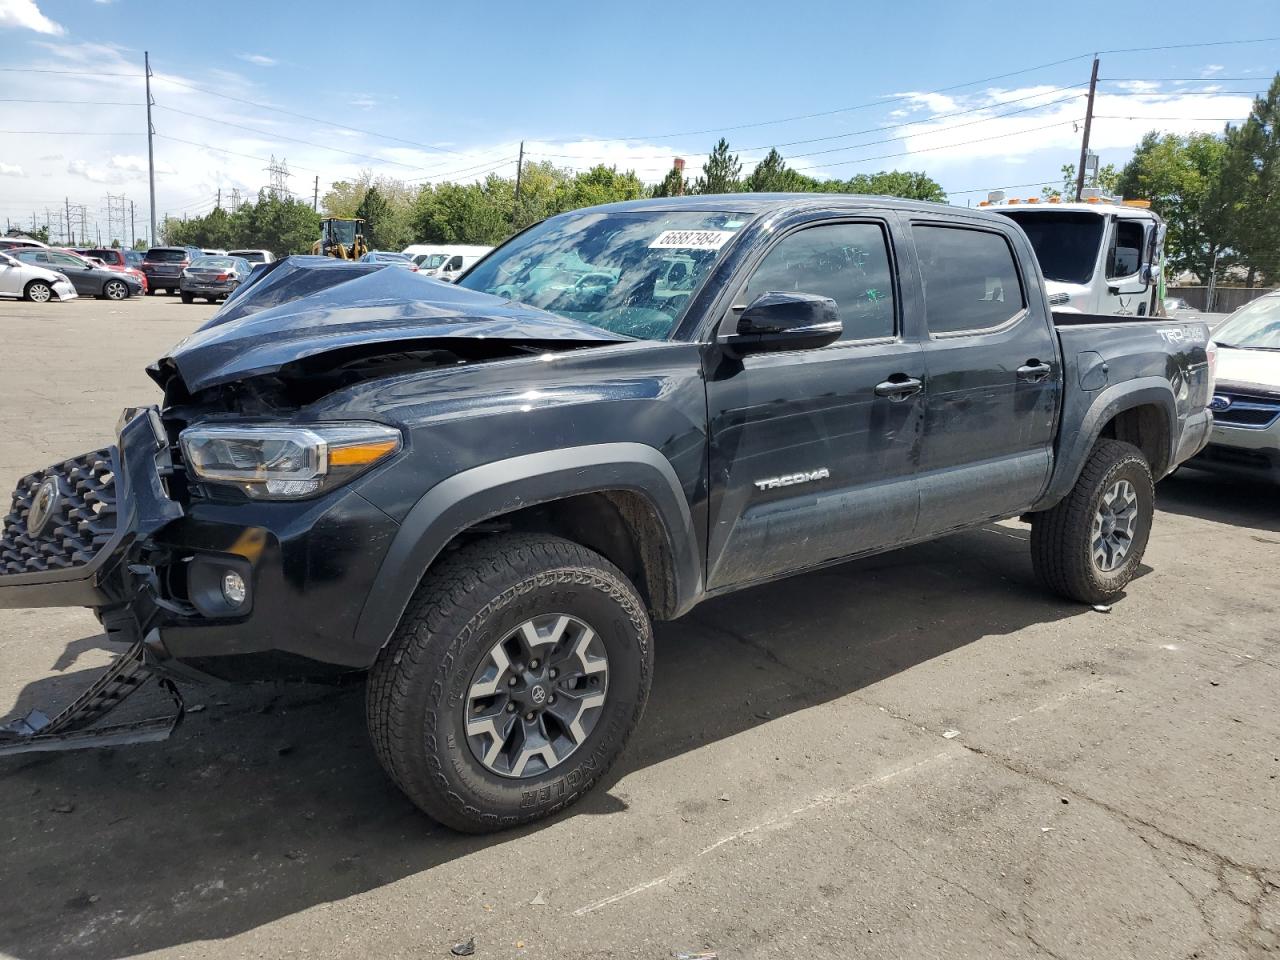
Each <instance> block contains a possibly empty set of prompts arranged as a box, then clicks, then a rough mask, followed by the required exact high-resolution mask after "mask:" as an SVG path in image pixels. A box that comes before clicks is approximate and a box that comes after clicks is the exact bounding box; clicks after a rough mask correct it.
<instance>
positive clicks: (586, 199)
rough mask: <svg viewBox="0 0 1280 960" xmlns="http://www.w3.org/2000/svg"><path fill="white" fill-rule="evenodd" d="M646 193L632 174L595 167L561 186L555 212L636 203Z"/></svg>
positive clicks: (557, 194) (558, 190)
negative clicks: (609, 204) (619, 202)
mask: <svg viewBox="0 0 1280 960" xmlns="http://www.w3.org/2000/svg"><path fill="white" fill-rule="evenodd" d="M645 193H646V190H645V186H644V184H643V183H641V182H640V178H639V177H637V176H636V174H635V171H634V170H628V171H627V172H626V173H619V172H618V169H617V168H616V167H606V166H605V165H604V164H597V165H596V166H594V167H592V168H591V169H590V170H587V171H585V172H583V173H579V174H578V175H577V176H576V177H574V178H573V179H572V180H569V181H567V182H565V183H562V184H560V186H559V188H558V189H557V191H556V204H555V207H556V212H557V213H560V212H563V211H565V210H578V209H580V208H582V207H594V206H596V205H597V204H601V203H616V202H618V201H620V200H638V199H639V198H640V197H643V196H644V195H645Z"/></svg>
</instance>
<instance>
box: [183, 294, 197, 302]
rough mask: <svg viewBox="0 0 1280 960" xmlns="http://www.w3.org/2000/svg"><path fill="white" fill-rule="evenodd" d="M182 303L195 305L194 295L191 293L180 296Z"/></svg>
mask: <svg viewBox="0 0 1280 960" xmlns="http://www.w3.org/2000/svg"><path fill="white" fill-rule="evenodd" d="M182 302H183V303H195V302H196V298H195V294H193V293H184V294H183V295H182Z"/></svg>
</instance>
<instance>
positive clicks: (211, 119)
mask: <svg viewBox="0 0 1280 960" xmlns="http://www.w3.org/2000/svg"><path fill="white" fill-rule="evenodd" d="M156 107H157V108H158V109H160V110H168V111H169V112H170V113H180V114H182V115H183V116H184V117H193V118H194V119H196V120H207V121H209V122H210V123H220V124H222V125H223V126H226V127H235V128H236V129H237V130H247V131H248V132H249V133H256V134H257V135H258V136H260V137H267V138H272V139H276V140H288V141H290V142H292V143H301V144H304V145H306V146H308V147H316V148H317V149H320V150H330V151H332V152H333V153H341V154H344V155H345V156H348V157H355V158H356V159H357V160H372V161H373V162H374V163H390V164H394V165H395V166H397V167H407V168H408V169H410V170H421V169H422V167H417V166H414V165H413V164H411V163H401V162H400V161H399V160H387V159H385V158H382V157H375V156H373V155H372V154H368V153H355V152H353V151H351V150H343V149H341V148H339V147H331V146H329V145H328V144H323V143H315V142H313V141H311V140H302V139H300V138H299V137H290V136H286V135H285V134H283V133H276V132H274V131H272V130H263V129H261V128H260V127H247V126H245V125H244V124H243V123H233V122H232V121H230V120H220V119H218V118H217V117H208V116H205V115H204V114H202V113H192V112H191V111H189V110H179V109H178V108H177V107H167V106H165V105H164V104H163V103H157V104H156Z"/></svg>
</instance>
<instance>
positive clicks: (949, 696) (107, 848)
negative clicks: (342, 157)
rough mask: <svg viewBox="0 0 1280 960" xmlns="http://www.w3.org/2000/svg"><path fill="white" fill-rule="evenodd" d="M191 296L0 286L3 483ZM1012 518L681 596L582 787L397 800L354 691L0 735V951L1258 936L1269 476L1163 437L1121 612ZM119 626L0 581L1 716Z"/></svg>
mask: <svg viewBox="0 0 1280 960" xmlns="http://www.w3.org/2000/svg"><path fill="white" fill-rule="evenodd" d="M212 310H213V308H212V307H208V306H205V305H195V306H183V305H182V304H181V303H180V302H178V301H177V299H176V298H167V297H152V298H146V299H141V300H136V301H128V302H124V303H120V304H108V303H105V302H98V301H92V300H80V301H76V302H73V303H69V304H50V305H46V306H43V307H36V306H34V305H31V304H25V303H10V302H0V486H3V487H4V488H5V489H6V490H7V489H8V488H10V487H11V486H12V484H13V482H14V481H16V480H17V478H18V477H19V476H20V475H21V474H23V473H25V472H27V471H29V470H32V469H36V468H39V467H42V466H44V465H45V464H47V463H49V462H53V461H55V460H57V459H59V458H61V457H63V456H67V455H71V454H75V453H79V452H82V451H84V450H87V449H91V448H93V447H94V446H96V445H99V444H103V443H106V442H108V441H109V440H110V438H111V433H112V430H113V427H114V424H115V421H116V417H117V415H118V413H119V410H120V408H122V407H123V406H125V405H127V404H135V403H139V402H149V401H154V400H155V399H156V398H157V396H158V394H157V391H156V390H155V389H154V387H153V386H152V385H151V384H150V381H149V380H148V379H147V378H146V376H145V374H144V373H143V367H144V366H145V364H146V363H148V362H150V361H151V360H153V359H155V358H156V357H158V356H159V355H160V354H161V353H162V352H163V351H164V349H165V348H167V347H168V346H169V345H170V344H172V343H173V342H174V341H176V340H178V339H179V338H181V337H182V336H184V335H186V334H187V333H188V332H190V331H191V330H192V329H194V328H195V326H197V325H198V323H199V322H200V321H202V320H203V319H204V318H206V317H207V316H209V315H210V314H211V312H212ZM1026 538H1027V528H1026V527H1025V526H1023V525H1020V524H1017V523H1008V524H1001V525H993V526H991V527H989V528H986V529H982V530H978V531H974V532H971V533H967V534H963V535H959V536H955V537H952V538H950V539H947V540H944V541H941V542H938V543H934V544H929V545H926V546H921V547H915V548H911V549H908V550H904V551H900V552H897V553H893V554H888V555H885V556H882V557H878V558H874V559H871V560H867V561H862V562H857V563H852V564H848V565H845V566H842V567H838V568H835V569H831V570H827V571H825V572H822V573H816V574H812V575H809V576H804V577H800V578H797V579H793V580H790V581H786V582H783V583H780V584H776V585H773V586H769V587H764V588H760V589H755V590H751V591H746V592H743V593H740V594H737V595H735V596H731V597H728V598H725V599H722V600H718V601H715V602H712V603H708V604H705V605H703V606H701V607H699V608H698V609H697V610H695V611H694V612H693V613H692V614H691V615H690V616H689V617H687V618H685V619H684V620H682V621H679V622H677V623H673V624H667V625H663V626H661V627H660V628H659V630H658V647H657V663H658V666H657V672H656V677H655V687H654V692H653V698H652V700H651V704H650V708H649V711H648V713H647V715H646V717H645V719H644V722H643V724H642V726H641V729H640V730H639V731H638V733H637V735H636V737H635V739H634V740H633V741H632V743H631V746H630V747H629V749H628V751H627V753H626V754H625V756H624V758H623V760H622V762H621V763H620V764H619V767H618V769H617V770H616V772H615V774H614V775H613V776H612V777H611V779H610V780H609V782H607V783H605V784H603V785H602V786H601V788H600V789H598V790H597V791H596V792H595V793H594V794H593V795H591V796H590V797H589V798H588V799H587V800H586V801H585V802H583V803H582V804H580V805H579V806H578V807H576V808H575V809H574V810H573V811H572V812H571V813H570V814H568V815H566V816H563V817H561V818H559V819H557V820H554V821H551V822H549V823H546V824H543V825H541V826H539V827H537V828H536V829H528V830H520V831H516V832H512V833H507V834H502V835H499V836H495V837H488V838H470V837H462V836H459V835H456V834H452V833H450V832H448V831H446V830H443V829H441V828H439V827H436V826H434V825H433V824H432V823H430V822H429V821H428V820H426V819H425V818H424V817H423V816H421V815H420V814H418V813H417V812H416V810H415V809H414V808H412V807H411V806H410V805H409V804H408V802H407V801H405V800H404V799H402V797H401V796H400V794H399V793H398V792H397V791H396V790H395V788H394V787H393V786H392V785H391V784H390V783H389V782H388V780H387V779H386V778H385V777H384V776H383V774H382V772H381V771H380V769H379V768H378V766H377V764H376V762H375V760H374V758H373V755H372V752H371V750H370V749H369V746H368V744H367V741H366V737H365V733H364V727H363V718H362V700H361V690H360V688H359V686H358V685H353V686H350V687H346V688H324V687H274V686H257V687H248V688H218V687H209V688H193V689H190V690H189V691H188V694H187V697H188V704H189V705H191V704H194V705H200V706H203V707H204V709H203V710H202V711H200V712H196V713H194V714H192V715H191V716H189V717H188V719H187V722H186V723H185V724H184V725H183V727H182V728H181V730H180V731H179V732H178V733H177V734H176V735H175V736H174V738H173V739H171V740H170V741H168V742H167V743H162V744H154V745H147V746H138V747H131V748H121V749H117V750H103V751H94V752H84V753H79V754H65V755H57V756H44V757H38V758H34V759H33V758H31V757H26V758H23V757H18V758H10V759H7V760H0V891H3V893H0V903H3V906H2V908H0V955H6V956H13V957H19V958H23V960H27V958H33V960H42V958H53V957H74V958H106V957H123V956H133V955H137V954H145V955H148V956H152V955H154V956H163V957H218V958H232V957H245V956H263V957H271V958H281V957H304V956H305V957H369V956H379V957H405V958H409V957H413V958H422V957H447V956H448V955H449V948H450V947H451V946H452V945H453V944H454V943H455V942H458V941H465V940H467V939H468V938H469V937H472V936H474V937H475V943H476V950H475V956H476V957H478V958H506V957H538V958H557V960H566V958H585V957H600V958H604V957H644V958H662V957H670V956H671V955H672V953H673V951H690V952H694V951H700V950H713V951H718V953H719V956H720V957H721V958H723V960H728V958H739V957H750V958H761V960H763V958H769V960H775V958H790V957H833V958H834V957H839V958H853V957H857V958H911V960H925V958H945V960H962V958H982V960H988V958H1006V957H1007V958H1015V957H1017V958H1021V957H1026V958H1033V957H1049V958H1062V960H1066V958H1071V960H1075V958H1086V957H1096V958H1101V960H1117V958H1128V957H1149V958H1153V960H1169V958H1173V957H1202V958H1212V960H1219V958H1227V960H1230V958H1245V957H1263V956H1274V955H1275V951H1277V950H1280V831H1278V830H1277V824H1280V718H1278V715H1277V711H1276V704H1277V680H1280V649H1278V647H1280V643H1278V639H1280V618H1277V615H1276V612H1277V608H1278V607H1280V578H1277V576H1276V573H1275V571H1276V566H1277V559H1278V558H1280V499H1278V498H1277V496H1276V493H1275V491H1273V490H1270V489H1264V488H1259V487H1250V486H1246V485H1241V484H1236V483H1226V482H1222V481H1218V480H1214V479H1212V478H1209V477H1207V476H1204V475H1200V474H1197V473H1194V472H1189V471H1183V472H1182V473H1180V474H1179V475H1178V476H1177V477H1176V478H1174V479H1171V480H1168V481H1165V482H1164V483H1162V484H1161V485H1160V487H1159V490H1158V513H1157V518H1156V527H1155V531H1154V534H1153V536H1152V538H1151V546H1150V549H1149V550H1148V553H1147V564H1148V569H1147V571H1146V572H1145V574H1144V575H1143V576H1141V577H1140V578H1139V579H1138V580H1136V581H1135V582H1134V583H1133V584H1132V585H1131V587H1130V588H1129V591H1128V594H1127V596H1125V597H1124V598H1123V599H1122V600H1120V601H1119V602H1118V603H1117V604H1116V605H1115V607H1114V609H1113V610H1112V611H1111V612H1110V613H1107V614H1104V613H1099V612H1095V611H1093V610H1092V609H1089V608H1087V607H1085V608H1081V607H1078V606H1073V605H1068V604H1064V603H1061V602H1059V601H1057V600H1056V599H1054V598H1052V597H1049V596H1047V595H1045V593H1043V592H1042V591H1041V590H1040V589H1039V588H1038V587H1037V586H1036V584H1035V582H1034V581H1033V579H1032V575H1031V565H1030V561H1029V558H1028V554H1027V545H1026V543H1025V541H1026ZM111 652H113V651H111V649H110V647H109V645H108V644H107V643H106V642H105V640H104V639H103V638H102V637H101V636H100V635H99V634H98V629H97V623H96V621H95V620H94V619H93V618H92V617H91V616H90V615H89V614H88V613H87V612H83V611H75V610H43V611H41V610H30V611H0V714H4V713H9V712H15V711H18V710H22V711H25V710H26V709H28V708H29V707H30V706H32V705H33V704H35V703H46V702H48V701H58V700H65V699H66V698H67V697H69V696H70V695H71V692H72V691H74V690H76V689H78V688H79V687H81V686H82V685H84V684H85V683H86V682H87V680H88V678H90V677H91V676H93V674H94V672H96V670H97V669H98V668H99V667H100V666H101V665H102V664H103V663H105V662H106V661H107V660H108V658H109V654H110V653H111Z"/></svg>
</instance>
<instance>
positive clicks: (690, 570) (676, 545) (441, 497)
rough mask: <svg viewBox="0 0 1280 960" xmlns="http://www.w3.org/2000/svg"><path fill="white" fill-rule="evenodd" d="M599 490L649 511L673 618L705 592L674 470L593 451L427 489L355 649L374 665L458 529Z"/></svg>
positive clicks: (384, 570) (407, 522) (639, 450)
mask: <svg viewBox="0 0 1280 960" xmlns="http://www.w3.org/2000/svg"><path fill="white" fill-rule="evenodd" d="M602 490H626V491H631V492H634V493H638V494H640V495H642V496H644V497H645V498H646V499H647V500H648V501H649V503H650V504H651V505H652V507H653V509H654V511H655V513H656V514H657V516H658V518H659V520H660V521H661V523H662V525H663V527H664V529H665V532H666V536H667V547H668V549H669V550H670V558H671V567H672V571H673V573H674V579H675V588H676V604H675V609H676V612H677V613H682V612H684V611H685V610H687V609H689V607H691V606H692V605H693V603H694V602H695V601H696V599H697V597H698V596H699V595H700V594H701V592H702V564H701V562H700V560H699V557H698V549H697V543H698V538H697V536H696V534H695V531H694V529H693V520H692V517H691V515H690V512H689V503H688V501H687V500H686V499H685V495H684V492H683V490H682V489H681V486H680V482H679V479H678V478H677V477H676V472H675V470H674V469H672V466H671V464H670V462H669V461H668V460H667V458H666V457H664V456H663V455H662V454H661V453H660V452H659V451H658V450H656V449H654V448H653V447H650V446H648V445H646V444H642V443H600V444H590V445H587V446H581V447H569V448H567V449H561V450H550V451H546V452H543V453H532V454H526V455H524V456H519V457H512V458H510V459H507V460H498V461H495V462H493V463H487V464H484V465H483V466H479V467H474V468H472V469H470V470H465V471H463V472H462V473H458V474H455V475H454V476H452V477H449V478H448V479H446V480H442V481H441V482H440V483H438V484H436V485H435V486H434V487H432V488H431V489H430V490H428V491H427V492H426V493H425V494H424V495H423V496H422V497H421V498H420V499H419V500H418V502H417V503H416V504H414V506H413V507H411V508H410V510H409V513H408V514H407V515H406V516H405V518H404V521H403V523H401V525H400V529H399V531H398V532H397V533H396V536H395V539H394V540H393V541H392V543H391V546H390V548H389V549H388V550H387V554H386V556H385V558H384V559H383V561H382V566H381V568H380V569H379V571H378V575H377V578H376V579H375V581H374V584H373V588H372V589H371V590H370V591H369V594H368V596H367V597H366V599H365V603H364V608H363V610H362V611H361V614H360V620H359V622H358V624H357V626H356V634H355V638H354V640H355V643H356V645H357V647H359V648H360V649H362V650H363V651H364V652H365V653H366V654H367V658H368V662H369V663H370V664H372V663H373V661H374V659H376V657H377V655H378V651H379V650H381V649H382V647H383V646H384V645H385V644H386V642H387V640H388V639H389V638H390V637H391V634H392V632H393V631H394V630H395V627H396V624H397V623H399V621H400V618H401V616H402V615H403V614H404V611H405V608H406V607H407V606H408V604H409V600H410V598H411V597H412V596H413V593H414V591H415V590H416V589H417V588H418V584H419V582H420V581H421V580H422V576H423V574H425V573H426V571H427V569H428V568H429V567H430V566H431V564H432V563H433V562H434V561H435V559H436V557H438V556H439V555H440V551H441V550H443V549H444V547H445V545H446V544H448V543H449V541H451V540H452V539H453V538H454V537H455V536H457V535H458V534H459V533H461V532H462V531H463V530H466V529H467V528H468V527H471V526H473V525H474V524H476V523H480V522H481V521H484V520H487V519H490V518H492V517H496V516H499V515H501V514H504V513H509V512H511V511H513V510H519V509H521V508H523V507H529V506H534V505H536V504H539V503H547V502H550V501H553V500H560V499H563V498H565V497H570V496H576V495H578V494H583V493H594V492H598V491H602Z"/></svg>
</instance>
